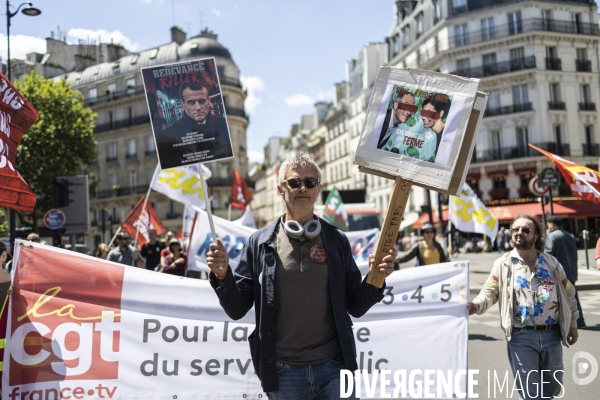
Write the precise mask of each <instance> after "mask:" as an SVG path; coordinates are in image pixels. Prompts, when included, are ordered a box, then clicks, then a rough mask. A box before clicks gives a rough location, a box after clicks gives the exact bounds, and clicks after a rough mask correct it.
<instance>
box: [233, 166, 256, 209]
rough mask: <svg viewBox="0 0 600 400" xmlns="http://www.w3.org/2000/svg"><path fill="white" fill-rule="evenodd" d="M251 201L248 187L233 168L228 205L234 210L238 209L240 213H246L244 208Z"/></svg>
mask: <svg viewBox="0 0 600 400" xmlns="http://www.w3.org/2000/svg"><path fill="white" fill-rule="evenodd" d="M251 201H252V192H250V189H248V185H246V181H244V178H242V174H240V173H239V172H238V170H237V169H235V168H234V169H233V181H232V182H231V195H230V196H229V203H230V204H231V205H232V206H234V207H236V208H240V209H241V210H242V211H246V206H247V205H248V204H250V202H251Z"/></svg>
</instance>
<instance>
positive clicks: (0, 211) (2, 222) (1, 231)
mask: <svg viewBox="0 0 600 400" xmlns="http://www.w3.org/2000/svg"><path fill="white" fill-rule="evenodd" d="M7 232H8V221H7V220H6V211H5V210H4V208H0V236H5V235H6V233H7Z"/></svg>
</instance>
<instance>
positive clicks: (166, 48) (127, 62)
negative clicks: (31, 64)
mask: <svg viewBox="0 0 600 400" xmlns="http://www.w3.org/2000/svg"><path fill="white" fill-rule="evenodd" d="M211 56H212V57H216V58H224V59H228V60H230V61H232V62H233V60H232V58H231V54H230V53H229V50H227V48H225V46H223V45H222V44H221V43H219V42H218V41H217V36H216V35H214V34H212V33H205V32H203V33H201V34H200V35H198V36H194V37H192V38H190V39H188V40H186V41H185V42H183V43H182V44H181V45H178V44H177V43H176V42H171V43H168V44H165V45H162V46H158V47H154V48H151V49H149V50H144V51H142V52H140V53H131V54H128V55H126V56H124V57H121V58H119V59H118V60H116V61H111V62H104V63H100V64H95V65H92V66H90V67H87V68H85V69H84V70H82V71H73V72H69V73H67V74H65V75H61V76H58V77H56V79H60V78H63V77H64V78H66V80H67V81H68V82H69V83H70V84H71V85H72V86H73V87H77V86H82V85H86V84H90V83H93V82H97V81H101V80H104V79H109V78H111V77H113V76H117V75H122V74H127V73H134V72H137V71H139V70H140V69H141V68H146V67H149V66H152V65H162V64H169V63H174V62H178V61H185V60H189V59H193V58H198V57H211Z"/></svg>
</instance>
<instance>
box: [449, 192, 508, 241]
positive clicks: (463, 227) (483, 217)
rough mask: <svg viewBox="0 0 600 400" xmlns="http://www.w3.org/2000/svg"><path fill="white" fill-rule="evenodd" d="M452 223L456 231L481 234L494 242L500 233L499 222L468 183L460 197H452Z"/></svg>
mask: <svg viewBox="0 0 600 400" xmlns="http://www.w3.org/2000/svg"><path fill="white" fill-rule="evenodd" d="M450 221H451V222H452V223H453V224H454V226H455V227H456V229H458V230H460V231H463V232H476V233H481V234H483V235H486V236H488V237H489V238H490V239H491V240H492V242H493V241H494V239H495V238H496V234H497V233H498V220H497V219H496V218H495V217H493V216H492V214H490V212H489V211H488V209H487V208H485V206H484V205H483V202H482V201H481V199H479V197H478V196H477V194H476V193H475V192H474V191H473V189H471V187H470V186H469V185H468V184H466V183H465V184H464V186H463V190H462V192H461V193H460V196H452V200H451V201H450Z"/></svg>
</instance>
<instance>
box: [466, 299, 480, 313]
mask: <svg viewBox="0 0 600 400" xmlns="http://www.w3.org/2000/svg"><path fill="white" fill-rule="evenodd" d="M467 310H469V315H473V314H475V313H476V312H477V311H479V306H478V305H477V304H475V303H473V302H472V301H470V302H469V304H467Z"/></svg>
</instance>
